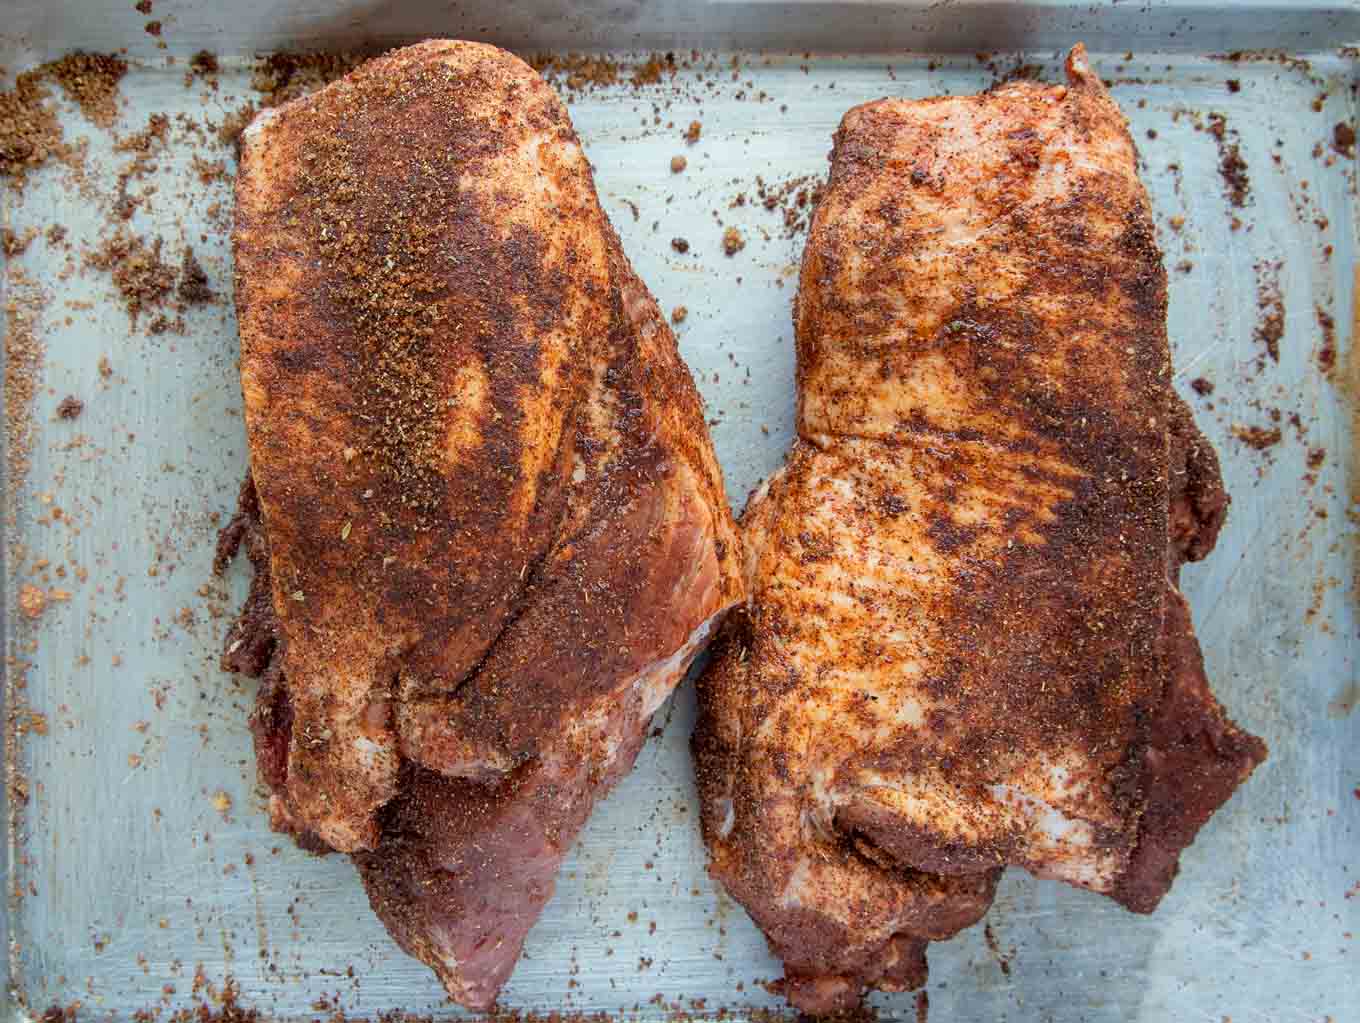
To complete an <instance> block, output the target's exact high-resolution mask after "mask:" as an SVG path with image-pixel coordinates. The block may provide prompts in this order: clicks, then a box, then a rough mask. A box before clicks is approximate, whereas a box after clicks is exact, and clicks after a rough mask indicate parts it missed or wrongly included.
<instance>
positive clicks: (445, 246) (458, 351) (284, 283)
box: [220, 41, 743, 1009]
mask: <svg viewBox="0 0 1360 1023" xmlns="http://www.w3.org/2000/svg"><path fill="white" fill-rule="evenodd" d="M235 258H236V295H237V312H238V316H239V320H240V328H241V349H242V352H241V379H242V386H243V390H244V394H245V409H246V430H247V437H248V440H249V450H250V478H249V480H248V481H247V483H246V485H245V487H244V488H243V491H242V502H241V512H240V515H239V516H238V517H237V519H236V520H235V521H234V522H233V524H232V526H230V527H229V528H228V530H227V531H226V532H225V533H224V537H223V546H222V550H221V559H220V560H221V561H223V562H225V560H226V559H227V558H229V557H230V556H231V554H232V553H233V551H234V549H235V547H237V546H239V545H240V544H242V543H244V544H245V545H246V548H247V550H248V553H249V554H250V558H251V561H252V562H253V564H254V567H255V578H254V584H253V588H252V591H251V595H250V597H249V599H248V602H247V605H246V608H245V611H244V612H243V614H242V617H241V620H240V621H239V622H238V624H237V626H236V627H235V628H234V629H233V630H232V632H231V634H230V635H229V636H228V639H227V646H226V654H225V658H224V660H225V663H226V665H227V667H229V668H231V669H232V670H236V671H241V672H244V673H246V674H249V675H259V676H262V682H261V686H260V690H259V696H258V701H257V706H256V709H255V712H254V716H253V720H252V724H253V730H254V732H255V738H256V749H257V757H258V762H259V769H260V774H261V777H262V779H263V781H264V782H265V783H266V784H267V786H268V787H269V790H270V792H271V793H272V796H271V801H270V814H271V819H272V823H273V826H274V827H275V828H277V829H278V830H281V831H286V832H290V833H292V834H293V835H295V836H296V837H297V838H298V840H299V842H300V843H301V844H303V845H304V846H305V847H308V848H312V849H314V850H318V851H327V850H337V851H341V852H345V853H349V854H351V855H352V856H353V857H354V861H355V863H356V864H357V865H358V868H359V872H360V874H361V875H362V877H363V881H364V884H365V886H366V888H367V890H368V895H369V900H370V902H371V904H372V906H373V909H374V910H375V912H376V913H377V914H378V916H379V917H380V918H381V919H382V921H383V923H384V924H385V925H386V926H387V929H388V930H389V932H390V933H391V934H392V936H393V937H394V938H395V939H396V941H397V942H398V944H400V945H401V947H402V948H403V949H405V950H406V951H407V952H409V953H410V954H412V955H414V956H417V957H418V958H420V959H421V960H423V961H424V962H425V963H427V964H429V965H430V966H431V967H432V968H433V969H434V971H435V972H436V973H437V974H438V976H439V978H440V980H441V981H442V982H443V984H444V986H445V988H446V989H447V991H448V993H449V996H450V997H451V998H453V999H454V1000H455V1001H457V1002H460V1003H462V1004H463V1005H465V1006H468V1007H471V1008H476V1009H481V1008H486V1007H488V1006H490V1005H491V1004H492V1003H493V1002H494V1000H495V998H496V995H497V992H498V990H499V989H500V987H501V985H502V984H503V983H504V982H505V980H506V978H507V977H508V976H509V974H510V972H511V970H512V969H513V967H514V964H515V962H516V960H517V958H518V956H519V953H520V949H521V947H522V945H523V942H524V939H525V936H526V934H527V933H528V931H529V929H530V927H531V926H532V925H533V923H534V921H535V920H536V919H537V918H538V916H539V914H540V913H541V911H542V909H543V907H544V905H545V904H546V903H547V901H548V899H549V898H550V897H551V895H552V892H553V885H554V878H555V876H556V874H557V870H558V866H559V864H560V863H561V861H562V858H563V856H564V855H565V854H566V852H567V850H568V849H569V848H570V846H571V844H572V841H573V840H574V839H575V837H576V835H577V833H578V832H579V831H580V829H581V827H582V825H583V824H584V823H585V821H586V819H587V817H588V815H589V813H590V810H591V807H592V805H593V803H594V801H595V800H596V799H598V798H599V797H600V796H601V795H602V794H603V793H604V792H606V791H607V790H608V789H609V787H610V786H611V785H612V784H613V783H614V782H615V781H617V780H618V778H619V777H620V776H622V775H623V774H624V773H626V772H627V771H628V769H629V768H630V767H631V766H632V763H633V760H634V758H635V757H636V755H637V752H638V749H639V748H640V746H641V744H642V742H643V739H644V736H645V734H646V728H647V725H648V722H649V720H650V718H651V715H652V713H653V711H655V710H656V708H657V707H658V706H659V705H660V704H661V703H662V702H663V701H664V700H665V698H666V697H667V695H668V694H669V693H670V692H671V691H672V689H674V687H675V686H676V684H677V683H678V682H679V681H680V679H681V678H682V677H683V676H684V674H685V671H686V669H687V668H688V666H689V664H690V661H691V660H692V658H693V657H694V656H695V654H696V653H697V651H698V650H699V649H700V647H701V645H702V644H703V643H704V641H705V639H706V637H707V635H708V633H709V630H710V629H711V628H712V627H713V626H714V624H715V622H716V621H717V620H718V619H719V618H720V617H721V616H722V614H723V613H724V612H725V611H726V609H727V608H729V607H730V606H732V605H733V604H734V603H736V602H737V601H739V600H740V599H741V597H742V595H743V591H742V576H741V573H740V568H739V563H740V547H739V538H738V536H737V534H736V530H735V526H734V524H733V522H732V518H731V514H730V512H729V510H728V505H727V501H726V497H725V494H724V491H723V483H722V475H721V472H720V470H719V467H718V464H717V462H716V460H715V458H714V455H713V450H712V446H711V443H710V440H709V436H708V431H707V429H706V427H705V424H704V418H703V411H702V407H701V403H700V399H699V396H698V394H697V392H696V390H695V387H694V383H693V381H692V379H691V378H690V375H689V372H688V370H687V369H686V367H685V365H684V363H683V362H682V361H681V359H680V356H679V354H678V351H677V348H676V343H675V338H674V336H673V335H672V333H671V331H670V329H669V327H668V326H667V325H666V323H665V321H664V319H663V317H662V316H661V313H660V310H659V309H658V307H657V304H656V302H655V301H654V300H653V298H652V297H651V295H650V294H649V293H648V291H647V290H646V288H645V287H644V286H643V284H642V283H641V282H640V281H639V280H638V278H637V277H636V275H635V274H634V273H633V271H632V268H631V267H630V265H629V263H628V260H627V259H626V258H625V256H624V255H623V252H622V250H621V248H620V245H619V240H618V237H617V236H616V235H615V233H614V230H613V228H612V227H611V225H610V224H609V221H608V219H607V218H606V216H605V214H604V212H603V211H602V210H601V208H600V205H599V201H598V198H597V196H596V193H595V188H594V185H593V183H592V179H591V173H590V168H589V164H588V163H587V161H586V158H585V155H584V154H583V152H582V150H581V146H580V143H579V141H578V139H577V137H576V134H575V132H574V131H573V129H572V125H571V122H570V120H569V118H568V116H567V113H566V110H565V109H564V107H563V105H562V103H561V102H560V100H559V99H558V97H557V96H556V94H555V93H554V92H553V91H552V89H551V88H550V87H549V86H548V85H546V84H545V83H544V82H543V81H542V79H541V78H540V77H539V76H538V75H537V74H536V73H535V72H534V71H533V70H532V69H531V68H530V67H528V66H527V65H526V64H524V63H523V62H522V61H520V60H519V59H517V58H516V57H514V56H512V55H510V54H508V53H505V52H503V51H501V50H498V49H496V48H495V47H492V46H486V45H481V44H475V43H465V42H453V41H432V42H427V43H422V44H420V45H417V46H412V47H409V48H407V49H403V50H398V51H395V52H393V53H391V54H388V55H387V56H384V57H382V58H379V59H377V60H374V61H372V62H370V63H368V64H366V65H364V66H362V67H361V68H359V69H358V70H356V71H355V72H353V73H352V74H350V75H349V76H347V77H346V78H343V79H341V80H339V81H337V82H335V83H333V84H331V85H329V86H327V87H326V88H324V89H322V90H321V91H319V92H317V93H315V94H313V95H311V96H308V97H305V98H303V99H299V100H296V101H294V102H292V103H289V104H287V105H285V106H282V107H280V108H278V109H276V110H273V111H269V112H267V113H265V114H263V115H261V116H260V117H258V118H257V119H256V120H255V121H254V122H253V123H252V124H251V126H250V127H249V128H248V129H247V130H246V132H245V133H244V134H243V136H242V146H241V162H240V172H239V176H238V179H237V212H236V230H235Z"/></svg>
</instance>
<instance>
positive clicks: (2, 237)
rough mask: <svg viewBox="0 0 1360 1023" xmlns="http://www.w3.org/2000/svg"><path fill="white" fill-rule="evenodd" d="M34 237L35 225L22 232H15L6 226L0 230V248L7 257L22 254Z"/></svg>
mask: <svg viewBox="0 0 1360 1023" xmlns="http://www.w3.org/2000/svg"><path fill="white" fill-rule="evenodd" d="M36 237H38V229H37V228H36V227H30V228H29V229H28V230H27V231H25V232H24V233H23V234H15V233H14V232H13V231H11V230H10V229H9V228H8V227H6V228H4V229H3V230H0V250H3V251H4V253H5V257H6V258H7V259H13V258H14V257H15V256H22V255H23V254H24V252H25V251H26V250H27V249H28V246H29V245H30V244H31V243H32V242H33V239H34V238H36Z"/></svg>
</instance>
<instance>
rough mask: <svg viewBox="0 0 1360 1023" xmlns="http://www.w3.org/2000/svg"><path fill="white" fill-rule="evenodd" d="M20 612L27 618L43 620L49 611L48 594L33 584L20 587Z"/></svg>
mask: <svg viewBox="0 0 1360 1023" xmlns="http://www.w3.org/2000/svg"><path fill="white" fill-rule="evenodd" d="M19 610H20V611H22V612H23V615H24V617H25V618H32V619H37V618H41V617H42V613H43V612H44V611H46V610H47V594H46V593H45V592H43V590H42V589H41V588H40V587H37V586H34V585H33V584H32V583H24V584H23V585H22V586H20V587H19Z"/></svg>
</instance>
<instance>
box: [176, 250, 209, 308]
mask: <svg viewBox="0 0 1360 1023" xmlns="http://www.w3.org/2000/svg"><path fill="white" fill-rule="evenodd" d="M179 273H180V278H179V286H178V287H176V289H175V294H177V295H178V296H179V297H180V301H182V302H186V303H188V304H189V305H202V304H203V303H205V302H211V301H212V300H213V298H214V297H215V296H214V295H213V291H212V289H211V288H210V287H208V274H207V273H206V272H205V271H204V269H203V267H202V265H201V264H200V263H199V261H198V258H197V257H196V256H195V255H194V250H193V249H191V248H189V247H188V246H187V245H186V246H185V247H184V259H183V262H182V263H181V265H180V272H179Z"/></svg>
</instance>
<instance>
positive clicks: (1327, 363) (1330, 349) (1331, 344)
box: [1315, 306, 1336, 373]
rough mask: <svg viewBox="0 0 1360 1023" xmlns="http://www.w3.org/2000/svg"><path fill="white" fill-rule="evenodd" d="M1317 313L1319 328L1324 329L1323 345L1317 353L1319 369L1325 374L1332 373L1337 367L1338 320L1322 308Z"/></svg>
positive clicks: (1318, 308)
mask: <svg viewBox="0 0 1360 1023" xmlns="http://www.w3.org/2000/svg"><path fill="white" fill-rule="evenodd" d="M1315 311H1316V313H1317V322H1318V326H1319V327H1320V328H1322V345H1321V347H1319V348H1318V352H1317V364H1318V369H1320V370H1321V371H1322V372H1323V373H1331V371H1332V370H1333V369H1334V368H1335V367H1336V320H1334V319H1332V315H1331V313H1329V312H1327V310H1326V309H1323V308H1322V306H1317V307H1316V309H1315Z"/></svg>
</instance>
